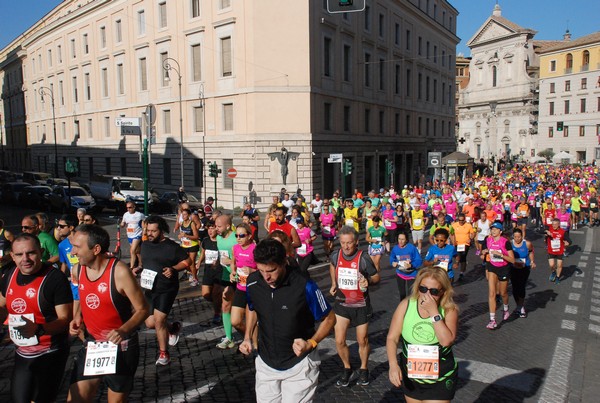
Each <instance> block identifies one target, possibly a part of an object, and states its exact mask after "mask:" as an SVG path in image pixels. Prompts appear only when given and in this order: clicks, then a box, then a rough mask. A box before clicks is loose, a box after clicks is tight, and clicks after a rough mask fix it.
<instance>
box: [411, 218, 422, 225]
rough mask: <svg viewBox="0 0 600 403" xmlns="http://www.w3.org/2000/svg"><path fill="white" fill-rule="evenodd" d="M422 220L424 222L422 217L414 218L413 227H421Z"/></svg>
mask: <svg viewBox="0 0 600 403" xmlns="http://www.w3.org/2000/svg"><path fill="white" fill-rule="evenodd" d="M422 222H423V220H422V219H420V218H415V219H414V220H413V227H420V226H421V223H422Z"/></svg>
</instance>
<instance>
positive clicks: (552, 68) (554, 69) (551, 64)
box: [550, 60, 556, 71]
mask: <svg viewBox="0 0 600 403" xmlns="http://www.w3.org/2000/svg"><path fill="white" fill-rule="evenodd" d="M550 71H556V60H550Z"/></svg>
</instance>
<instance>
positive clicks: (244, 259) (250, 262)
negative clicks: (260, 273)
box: [233, 242, 256, 291]
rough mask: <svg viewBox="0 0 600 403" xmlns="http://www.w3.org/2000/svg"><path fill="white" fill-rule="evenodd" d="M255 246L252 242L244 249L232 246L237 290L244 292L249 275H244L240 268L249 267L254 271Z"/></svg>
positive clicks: (237, 245)
mask: <svg viewBox="0 0 600 403" xmlns="http://www.w3.org/2000/svg"><path fill="white" fill-rule="evenodd" d="M255 248H256V244H255V243H254V242H252V243H251V244H250V245H248V247H247V248H246V249H244V248H242V246H241V245H240V244H236V245H233V256H234V257H235V266H236V267H237V270H236V274H237V276H238V282H237V289H238V290H240V291H246V280H247V279H248V276H249V275H250V273H248V274H246V273H245V272H244V270H242V267H249V268H251V269H254V270H256V262H255V261H254V249H255Z"/></svg>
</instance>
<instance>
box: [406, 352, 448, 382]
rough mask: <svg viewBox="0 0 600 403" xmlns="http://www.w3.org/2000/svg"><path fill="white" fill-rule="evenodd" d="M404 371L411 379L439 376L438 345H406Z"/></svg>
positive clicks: (436, 377)
mask: <svg viewBox="0 0 600 403" xmlns="http://www.w3.org/2000/svg"><path fill="white" fill-rule="evenodd" d="M406 372H407V373H408V377H409V378H413V379H438V378H439V376H440V351H439V346H422V345H419V344H409V345H408V357H407V358H406Z"/></svg>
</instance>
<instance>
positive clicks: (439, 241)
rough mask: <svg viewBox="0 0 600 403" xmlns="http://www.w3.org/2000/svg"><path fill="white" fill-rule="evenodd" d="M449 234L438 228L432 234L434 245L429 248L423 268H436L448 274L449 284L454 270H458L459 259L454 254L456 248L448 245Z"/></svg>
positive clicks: (452, 279) (452, 278)
mask: <svg viewBox="0 0 600 403" xmlns="http://www.w3.org/2000/svg"><path fill="white" fill-rule="evenodd" d="M449 236H450V233H449V232H448V230H447V229H445V228H438V229H436V230H435V232H434V233H433V238H434V244H433V245H431V246H430V247H429V249H428V250H427V254H426V255H425V259H424V260H423V265H424V266H436V267H439V268H441V269H443V270H444V271H445V272H447V273H448V278H450V282H453V281H454V269H456V268H458V263H459V259H460V257H459V256H458V254H457V253H456V247H455V246H454V245H452V244H448V238H449Z"/></svg>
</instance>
